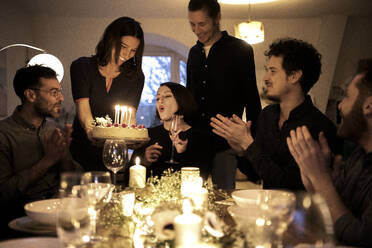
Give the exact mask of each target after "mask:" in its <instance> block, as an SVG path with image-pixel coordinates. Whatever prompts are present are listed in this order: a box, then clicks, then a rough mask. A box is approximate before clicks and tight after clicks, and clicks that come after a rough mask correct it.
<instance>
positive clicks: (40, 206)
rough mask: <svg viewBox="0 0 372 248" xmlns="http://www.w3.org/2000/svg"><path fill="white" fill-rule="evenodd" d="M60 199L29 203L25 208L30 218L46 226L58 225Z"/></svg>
mask: <svg viewBox="0 0 372 248" xmlns="http://www.w3.org/2000/svg"><path fill="white" fill-rule="evenodd" d="M59 204H60V200H59V199H49V200H41V201H35V202H31V203H27V204H26V205H25V207H24V209H25V211H26V214H27V216H28V217H30V218H31V219H33V220H34V221H37V222H39V223H41V224H44V225H51V226H52V225H56V222H57V209H58V206H59Z"/></svg>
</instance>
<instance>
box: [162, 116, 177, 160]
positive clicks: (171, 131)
mask: <svg viewBox="0 0 372 248" xmlns="http://www.w3.org/2000/svg"><path fill="white" fill-rule="evenodd" d="M179 121H180V116H179V115H176V114H174V115H173V116H172V121H171V125H170V128H169V137H170V138H171V140H172V150H171V157H170V160H168V161H165V162H166V163H169V164H178V162H177V161H175V160H174V150H175V146H174V142H173V139H172V138H174V137H175V134H176V132H177V131H178V125H179Z"/></svg>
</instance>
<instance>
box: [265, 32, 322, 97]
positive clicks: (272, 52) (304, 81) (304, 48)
mask: <svg viewBox="0 0 372 248" xmlns="http://www.w3.org/2000/svg"><path fill="white" fill-rule="evenodd" d="M265 56H268V57H271V56H276V57H282V58H283V65H282V66H283V68H284V70H285V72H286V74H287V76H289V75H291V74H292V73H294V72H296V71H298V70H301V71H302V76H301V78H300V80H299V82H300V85H301V88H302V91H303V92H304V93H305V94H307V93H308V92H309V90H310V89H311V88H312V87H313V86H314V84H315V83H316V82H317V81H318V79H319V76H320V73H321V67H322V64H321V61H320V60H321V57H322V56H321V55H320V53H319V52H318V51H317V50H316V49H315V48H314V47H313V45H311V44H310V43H307V42H305V41H303V40H297V39H293V38H284V39H278V40H276V41H274V42H273V43H272V44H271V45H270V47H269V50H267V51H266V52H265Z"/></svg>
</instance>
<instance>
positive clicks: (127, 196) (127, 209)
mask: <svg viewBox="0 0 372 248" xmlns="http://www.w3.org/2000/svg"><path fill="white" fill-rule="evenodd" d="M120 198H121V201H122V205H123V213H124V216H132V214H133V209H134V203H135V195H134V192H133V191H129V190H124V191H122V192H120Z"/></svg>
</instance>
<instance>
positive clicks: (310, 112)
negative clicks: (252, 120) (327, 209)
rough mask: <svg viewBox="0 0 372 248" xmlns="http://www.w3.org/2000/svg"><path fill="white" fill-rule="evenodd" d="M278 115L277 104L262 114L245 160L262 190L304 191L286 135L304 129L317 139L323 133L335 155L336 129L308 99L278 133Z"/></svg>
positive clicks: (337, 147)
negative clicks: (260, 182) (257, 178)
mask: <svg viewBox="0 0 372 248" xmlns="http://www.w3.org/2000/svg"><path fill="white" fill-rule="evenodd" d="M279 115H280V106H279V104H273V105H269V106H267V107H266V108H265V109H264V110H263V111H262V112H261V114H260V116H259V118H258V120H257V132H256V138H255V140H254V142H253V143H252V144H251V145H250V146H249V147H248V149H247V150H246V152H245V155H246V156H245V157H246V158H247V159H248V160H249V161H251V164H252V167H253V168H254V171H255V172H256V173H257V174H258V175H259V176H260V177H261V178H262V179H263V183H264V185H263V186H264V188H286V189H292V190H303V189H304V185H303V184H302V181H301V174H300V170H299V168H298V165H297V163H296V162H295V160H294V158H293V157H292V155H291V154H290V152H289V149H288V146H287V141H286V138H287V137H288V136H289V132H290V131H291V130H293V129H296V128H297V127H298V126H303V125H306V126H307V127H308V128H309V131H310V133H311V135H312V136H313V137H314V138H315V139H318V136H319V132H320V131H323V132H324V134H325V136H326V138H327V140H328V144H329V145H330V148H331V150H332V152H333V153H335V154H338V153H341V149H342V141H341V140H340V139H338V138H337V136H336V133H337V129H336V127H335V125H334V124H333V123H332V121H330V120H329V119H328V118H327V117H326V116H325V115H324V114H323V113H321V112H320V111H319V110H318V109H317V108H316V107H314V105H313V104H312V101H311V98H310V96H306V98H305V101H304V102H303V103H302V104H300V105H299V106H297V107H296V108H294V109H293V110H292V111H291V112H290V114H289V117H288V120H286V121H285V122H284V123H283V126H282V128H281V129H279ZM247 166H249V165H247Z"/></svg>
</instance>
